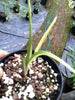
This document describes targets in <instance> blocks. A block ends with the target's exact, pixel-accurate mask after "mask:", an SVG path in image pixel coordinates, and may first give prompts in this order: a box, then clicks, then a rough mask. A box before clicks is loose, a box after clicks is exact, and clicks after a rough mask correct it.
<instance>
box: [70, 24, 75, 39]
mask: <svg viewBox="0 0 75 100" xmlns="http://www.w3.org/2000/svg"><path fill="white" fill-rule="evenodd" d="M74 24H75V22H74ZM70 32H71V33H72V35H73V38H75V26H72V27H71V29H70Z"/></svg>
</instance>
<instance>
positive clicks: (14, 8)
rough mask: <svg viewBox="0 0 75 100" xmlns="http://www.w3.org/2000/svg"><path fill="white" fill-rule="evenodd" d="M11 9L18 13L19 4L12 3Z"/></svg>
mask: <svg viewBox="0 0 75 100" xmlns="http://www.w3.org/2000/svg"><path fill="white" fill-rule="evenodd" d="M13 11H14V12H15V13H19V5H14V7H13Z"/></svg>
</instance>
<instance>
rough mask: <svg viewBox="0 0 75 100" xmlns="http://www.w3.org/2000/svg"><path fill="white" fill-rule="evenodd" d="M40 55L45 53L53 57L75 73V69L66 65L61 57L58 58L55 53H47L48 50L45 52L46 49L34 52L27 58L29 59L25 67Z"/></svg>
mask: <svg viewBox="0 0 75 100" xmlns="http://www.w3.org/2000/svg"><path fill="white" fill-rule="evenodd" d="M40 55H47V56H49V57H51V58H53V59H55V60H56V61H58V62H60V63H62V64H63V65H64V66H65V67H67V68H68V69H69V70H70V71H72V72H73V73H75V70H74V69H73V68H72V67H71V66H70V65H68V64H67V63H66V62H65V61H63V60H62V59H60V58H59V57H57V56H56V55H54V54H53V53H51V52H50V53H49V52H46V51H39V52H35V53H34V54H33V55H32V57H31V58H30V59H29V61H28V62H27V67H28V66H29V64H30V63H31V61H32V60H33V59H34V58H36V57H38V56H40Z"/></svg>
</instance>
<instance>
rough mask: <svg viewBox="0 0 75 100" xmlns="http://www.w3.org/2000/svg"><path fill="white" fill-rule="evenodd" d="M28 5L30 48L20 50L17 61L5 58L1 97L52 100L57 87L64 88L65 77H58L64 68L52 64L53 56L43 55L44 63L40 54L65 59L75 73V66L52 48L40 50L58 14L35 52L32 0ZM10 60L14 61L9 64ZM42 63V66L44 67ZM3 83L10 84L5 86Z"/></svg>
mask: <svg viewBox="0 0 75 100" xmlns="http://www.w3.org/2000/svg"><path fill="white" fill-rule="evenodd" d="M28 8H29V26H30V27H29V45H28V51H27V52H26V53H25V50H24V51H23V53H24V55H23V54H22V55H23V56H21V54H20V53H19V54H18V55H15V56H18V58H19V59H17V61H16V62H15V63H14V61H11V60H9V58H8V59H7V58H6V59H5V60H8V61H7V63H6V62H5V61H4V62H3V61H2V62H3V63H0V66H1V67H0V76H1V77H0V78H1V82H0V86H1V87H0V90H1V91H0V93H1V98H2V99H1V100H4V99H8V98H9V100H15V99H14V98H16V97H17V99H20V100H22V99H23V100H28V98H29V99H30V100H50V94H51V93H52V94H53V93H56V91H58V93H59V92H60V89H61V88H62V86H61V82H60V83H59V82H58V80H59V79H60V81H61V80H62V79H61V78H59V79H58V78H57V77H60V72H58V71H57V72H56V71H55V69H56V67H57V66H55V65H54V66H50V63H51V62H50V60H51V59H50V58H49V61H48V60H47V59H42V58H41V60H42V62H41V65H40V64H39V63H38V61H37V60H38V58H39V59H40V57H39V56H41V55H45V56H46V58H47V57H49V56H50V57H51V58H53V59H55V60H57V61H59V62H61V63H62V64H63V65H65V66H66V67H67V68H69V69H70V70H71V71H72V72H74V73H75V70H74V69H73V68H71V67H70V66H69V65H68V64H67V63H65V62H64V61H63V60H61V59H60V58H59V57H57V56H56V55H54V54H52V53H51V52H46V51H39V48H40V47H41V45H42V43H43V42H44V40H45V38H46V37H47V35H48V33H49V31H50V30H51V28H52V27H53V25H54V23H55V22H56V19H57V17H55V19H54V20H53V22H52V24H51V25H50V26H49V28H48V30H47V31H46V33H45V34H44V35H43V37H42V38H41V40H40V42H39V44H38V46H37V47H36V49H35V50H34V53H33V54H32V20H31V6H30V0H28ZM9 56H10V54H9ZM15 56H14V55H13V56H10V57H15ZM20 56H21V57H20ZM45 56H44V57H45ZM15 58H16V57H15ZM20 58H21V59H20ZM34 60H35V63H33V61H34ZM45 60H46V61H45ZM0 62H1V61H0ZM9 64H11V65H10V66H9ZM15 64H16V65H15ZM42 64H43V65H42ZM32 65H33V66H32ZM40 66H41V67H42V68H41V70H40ZM2 68H3V70H2ZM53 68H54V69H53ZM14 69H15V71H14ZM2 71H4V74H3V76H2V75H1V73H2ZM43 71H44V73H43ZM9 72H10V73H9ZM8 73H9V74H8ZM58 74H59V76H58ZM15 77H16V78H15ZM39 83H40V84H39ZM10 84H11V86H10ZM56 84H57V85H56ZM3 85H6V87H2V86H3ZM36 85H37V86H36ZM3 88H4V89H3ZM5 89H6V90H5ZM4 90H5V95H3V93H2V92H3V91H4ZM9 92H10V93H9ZM43 93H44V95H43ZM41 94H42V95H41ZM39 95H40V96H39ZM51 96H52V95H51ZM10 98H11V99H10ZM33 98H35V99H33ZM36 98H37V99H36ZM53 98H54V94H53ZM51 100H54V99H51Z"/></svg>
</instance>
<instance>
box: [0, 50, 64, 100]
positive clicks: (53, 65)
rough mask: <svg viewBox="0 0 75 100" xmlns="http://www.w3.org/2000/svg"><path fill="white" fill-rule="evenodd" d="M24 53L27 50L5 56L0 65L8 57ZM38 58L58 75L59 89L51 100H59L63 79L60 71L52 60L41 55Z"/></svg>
mask: <svg viewBox="0 0 75 100" xmlns="http://www.w3.org/2000/svg"><path fill="white" fill-rule="evenodd" d="M24 52H25V53H26V52H27V50H24V49H23V50H19V51H16V52H13V53H10V54H8V55H6V56H5V57H3V58H2V59H1V60H0V63H1V62H4V61H5V60H6V59H7V58H8V57H10V56H13V55H14V53H16V54H21V53H24ZM40 57H42V58H43V59H44V60H46V61H47V62H48V63H49V65H51V66H52V69H53V70H54V71H55V73H58V80H59V84H60V89H58V92H57V94H53V96H54V95H55V99H53V100H59V98H60V96H61V94H62V91H63V77H62V74H61V71H60V69H59V68H58V65H57V64H56V62H55V61H54V60H53V59H51V58H50V57H48V56H45V55H42V56H40Z"/></svg>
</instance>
